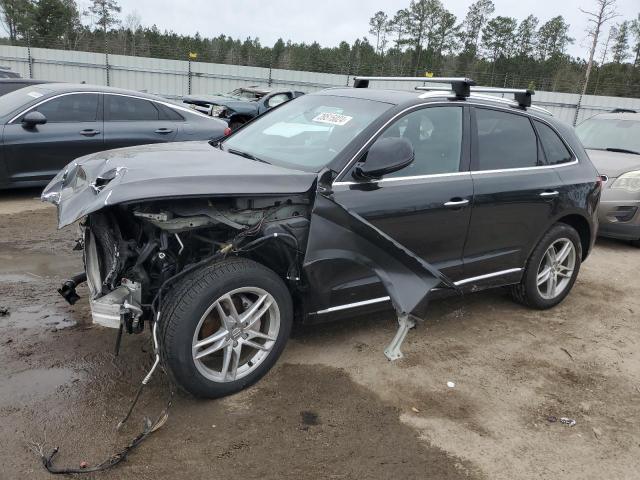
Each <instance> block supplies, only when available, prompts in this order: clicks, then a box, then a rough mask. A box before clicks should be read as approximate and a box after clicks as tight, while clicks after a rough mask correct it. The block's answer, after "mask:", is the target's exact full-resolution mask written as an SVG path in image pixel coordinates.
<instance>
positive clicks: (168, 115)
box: [155, 103, 184, 122]
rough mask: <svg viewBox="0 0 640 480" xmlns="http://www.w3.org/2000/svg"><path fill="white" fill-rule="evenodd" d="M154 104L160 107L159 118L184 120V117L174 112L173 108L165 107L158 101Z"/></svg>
mask: <svg viewBox="0 0 640 480" xmlns="http://www.w3.org/2000/svg"><path fill="white" fill-rule="evenodd" d="M155 106H156V107H157V108H159V109H160V120H173V121H176V122H182V121H184V117H183V116H182V115H180V114H179V113H178V112H176V111H175V110H174V109H173V108H171V107H167V106H166V105H162V104H160V103H156V104H155Z"/></svg>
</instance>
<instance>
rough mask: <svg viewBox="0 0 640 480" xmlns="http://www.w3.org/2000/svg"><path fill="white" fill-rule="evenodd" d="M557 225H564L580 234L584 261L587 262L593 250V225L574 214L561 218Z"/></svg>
mask: <svg viewBox="0 0 640 480" xmlns="http://www.w3.org/2000/svg"><path fill="white" fill-rule="evenodd" d="M555 223H564V224H565V225H569V226H570V227H572V228H573V229H575V230H576V231H577V232H578V236H579V237H580V244H581V245H582V260H585V259H586V258H587V257H588V256H589V253H590V250H591V225H590V224H589V221H588V220H587V219H586V218H585V217H584V216H582V215H580V214H577V213H572V214H570V215H565V216H564V217H561V218H559V219H558V220H556V222H555Z"/></svg>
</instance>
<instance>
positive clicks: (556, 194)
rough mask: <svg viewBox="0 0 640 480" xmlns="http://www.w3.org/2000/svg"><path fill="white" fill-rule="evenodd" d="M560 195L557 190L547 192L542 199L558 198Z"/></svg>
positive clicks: (543, 193) (542, 195)
mask: <svg viewBox="0 0 640 480" xmlns="http://www.w3.org/2000/svg"><path fill="white" fill-rule="evenodd" d="M558 195H560V192H559V191H557V190H545V191H544V192H542V193H541V194H540V196H541V197H547V198H548V197H557V196H558Z"/></svg>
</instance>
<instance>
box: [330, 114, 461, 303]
mask: <svg viewBox="0 0 640 480" xmlns="http://www.w3.org/2000/svg"><path fill="white" fill-rule="evenodd" d="M467 124H468V122H467V110H466V109H465V108H463V107H462V106H431V107H423V108H419V109H417V110H413V111H411V112H409V113H407V114H405V115H404V116H402V117H400V118H399V119H397V120H396V121H394V122H393V123H392V124H391V125H390V126H389V127H388V128H386V129H385V130H384V131H383V132H382V133H381V135H380V137H379V138H385V137H402V138H405V139H407V140H409V142H411V144H412V145H413V148H414V151H415V160H414V162H413V163H412V164H411V165H409V166H407V167H405V168H404V169H402V170H400V171H398V172H395V173H393V174H389V175H387V176H385V177H384V178H382V179H380V180H377V181H357V180H355V179H353V178H352V176H351V174H350V173H348V174H347V175H346V176H345V177H344V178H343V179H341V180H342V181H338V182H335V183H334V185H333V190H334V194H333V195H334V199H335V201H336V202H337V203H339V204H340V205H342V206H343V207H345V208H347V209H349V210H352V211H354V212H356V213H357V214H358V215H360V216H362V217H364V218H365V219H366V220H367V221H369V222H370V223H372V224H373V225H375V226H376V227H377V228H379V229H380V230H382V231H383V232H384V233H386V234H387V235H389V236H390V237H391V238H393V239H394V240H396V241H397V242H398V243H400V244H401V245H402V246H404V247H405V248H407V249H409V250H411V251H412V252H413V253H415V254H416V255H418V256H419V257H421V258H423V259H424V260H425V261H427V262H429V263H430V264H431V265H433V266H434V267H435V268H437V269H439V270H441V271H442V273H444V274H445V275H447V276H449V277H450V278H452V279H453V280H456V279H459V278H461V277H462V275H463V262H462V257H463V250H464V245H465V240H466V237H467V229H468V227H469V218H470V213H471V206H472V200H473V183H472V180H471V175H470V173H469V172H468V164H467V163H466V159H467V157H468V148H466V145H465V141H466V136H464V135H463V131H464V130H466V125H467ZM364 155H366V152H365V153H364ZM365 161H366V160H365ZM329 263H331V265H329V264H328V265H327V275H326V277H327V281H328V282H330V285H325V286H323V287H324V289H326V288H327V287H328V288H329V290H330V292H331V293H330V295H329V296H330V298H329V299H327V298H325V299H322V300H319V303H329V305H322V306H320V305H318V308H319V309H322V308H330V307H333V306H336V305H344V304H349V303H353V302H359V301H364V300H367V299H369V298H373V297H376V296H380V295H384V294H385V292H384V289H383V288H382V286H381V285H380V284H379V281H378V279H377V277H375V276H373V275H372V273H371V272H370V271H369V270H367V269H365V268H361V267H357V266H356V265H354V264H351V263H350V264H346V263H344V264H342V263H339V262H329ZM325 291H326V290H325Z"/></svg>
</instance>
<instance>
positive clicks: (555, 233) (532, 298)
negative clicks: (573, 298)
mask: <svg viewBox="0 0 640 480" xmlns="http://www.w3.org/2000/svg"><path fill="white" fill-rule="evenodd" d="M560 239H568V240H570V241H571V243H573V247H574V249H575V266H574V269H573V272H572V275H571V278H570V280H569V282H568V284H567V286H566V287H565V288H564V290H563V291H562V292H561V293H560V294H559V295H557V296H556V297H554V298H544V297H543V296H542V295H541V293H540V291H539V289H538V270H539V268H540V265H541V262H542V260H543V256H544V255H545V253H546V251H547V249H549V247H550V246H551V245H552V244H554V242H556V241H558V240H560ZM581 261H582V243H581V242H580V236H579V235H578V232H577V231H576V230H575V229H574V228H573V227H571V226H569V225H567V224H564V223H557V224H555V225H554V226H552V227H551V228H550V229H549V231H548V232H547V233H546V234H545V235H544V236H543V237H542V239H541V240H540V242H539V243H538V245H537V246H536V248H535V249H534V250H533V253H532V254H531V256H530V257H529V260H528V262H527V265H526V267H525V271H524V275H523V276H522V280H521V281H520V283H519V284H517V285H513V286H512V287H511V295H512V297H513V298H514V300H515V301H517V302H518V303H521V304H522V305H525V306H527V307H530V308H535V309H538V310H546V309H548V308H552V307H555V306H556V305H558V304H559V303H560V302H562V301H563V300H564V299H565V297H566V296H567V295H568V294H569V292H570V291H571V289H572V288H573V285H574V283H575V281H576V278H577V277H578V273H579V272H580V265H581Z"/></svg>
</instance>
